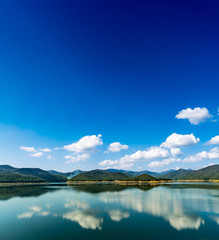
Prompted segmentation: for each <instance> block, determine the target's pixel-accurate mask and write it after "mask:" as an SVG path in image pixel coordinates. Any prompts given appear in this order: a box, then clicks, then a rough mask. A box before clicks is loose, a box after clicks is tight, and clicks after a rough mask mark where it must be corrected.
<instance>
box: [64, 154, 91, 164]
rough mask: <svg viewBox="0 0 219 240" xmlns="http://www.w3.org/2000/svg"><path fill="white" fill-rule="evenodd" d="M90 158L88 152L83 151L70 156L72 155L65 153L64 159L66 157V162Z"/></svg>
mask: <svg viewBox="0 0 219 240" xmlns="http://www.w3.org/2000/svg"><path fill="white" fill-rule="evenodd" d="M89 158H90V154H88V153H83V154H78V155H77V156H72V155H66V156H65V159H68V161H66V163H75V162H79V161H85V160H87V159H89Z"/></svg>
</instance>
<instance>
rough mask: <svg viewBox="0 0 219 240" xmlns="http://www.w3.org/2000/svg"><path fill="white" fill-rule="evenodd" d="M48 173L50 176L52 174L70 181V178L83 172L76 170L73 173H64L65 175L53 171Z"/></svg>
mask: <svg viewBox="0 0 219 240" xmlns="http://www.w3.org/2000/svg"><path fill="white" fill-rule="evenodd" d="M48 172H49V173H51V174H54V175H59V176H63V177H65V178H67V179H70V178H72V177H74V176H77V175H78V174H80V173H83V172H84V171H82V170H79V169H77V170H75V171H72V172H66V173H63V172H58V171H54V170H50V171H48Z"/></svg>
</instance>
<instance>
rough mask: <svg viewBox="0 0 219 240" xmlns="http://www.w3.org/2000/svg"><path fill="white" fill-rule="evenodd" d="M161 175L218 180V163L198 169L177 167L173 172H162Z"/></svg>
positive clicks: (184, 178)
mask: <svg viewBox="0 0 219 240" xmlns="http://www.w3.org/2000/svg"><path fill="white" fill-rule="evenodd" d="M161 177H162V178H170V179H173V180H218V179H219V165H213V166H209V167H205V168H202V169H199V170H190V169H189V170H185V169H179V170H177V171H175V172H169V173H167V174H164V175H162V176H161Z"/></svg>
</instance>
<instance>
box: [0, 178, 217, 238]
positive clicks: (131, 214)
mask: <svg viewBox="0 0 219 240" xmlns="http://www.w3.org/2000/svg"><path fill="white" fill-rule="evenodd" d="M0 223H1V224H0V239H1V240H35V239H36V240H39V239H40V240H44V239H45V240H56V239H57V240H61V239H62V240H65V239H66V240H67V239H68V240H69V239H95V240H98V239H101V240H103V239H104V240H107V239H110V240H112V239H113V240H117V239H120V240H121V239H126V240H128V239H149V240H152V239H168V240H170V239H174V240H176V239H200V240H201V239H202V240H204V239H205V240H208V239H209V240H210V239H211V240H213V239H217V240H218V239H219V184H216V183H171V184H164V185H161V186H129V187H126V186H119V185H106V184H93V185H77V186H66V185H49V186H19V187H1V188H0Z"/></svg>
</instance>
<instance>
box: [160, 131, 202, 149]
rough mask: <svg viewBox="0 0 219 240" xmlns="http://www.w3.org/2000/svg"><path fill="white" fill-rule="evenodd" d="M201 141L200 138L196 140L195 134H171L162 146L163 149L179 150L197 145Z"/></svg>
mask: <svg viewBox="0 0 219 240" xmlns="http://www.w3.org/2000/svg"><path fill="white" fill-rule="evenodd" d="M199 141H200V139H199V138H196V137H195V136H194V135H193V134H185V135H182V134H177V133H173V134H171V135H170V136H169V137H168V138H167V139H166V141H165V142H163V143H162V144H161V147H166V148H178V147H186V146H192V145H195V144H197V143H198V142H199Z"/></svg>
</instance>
